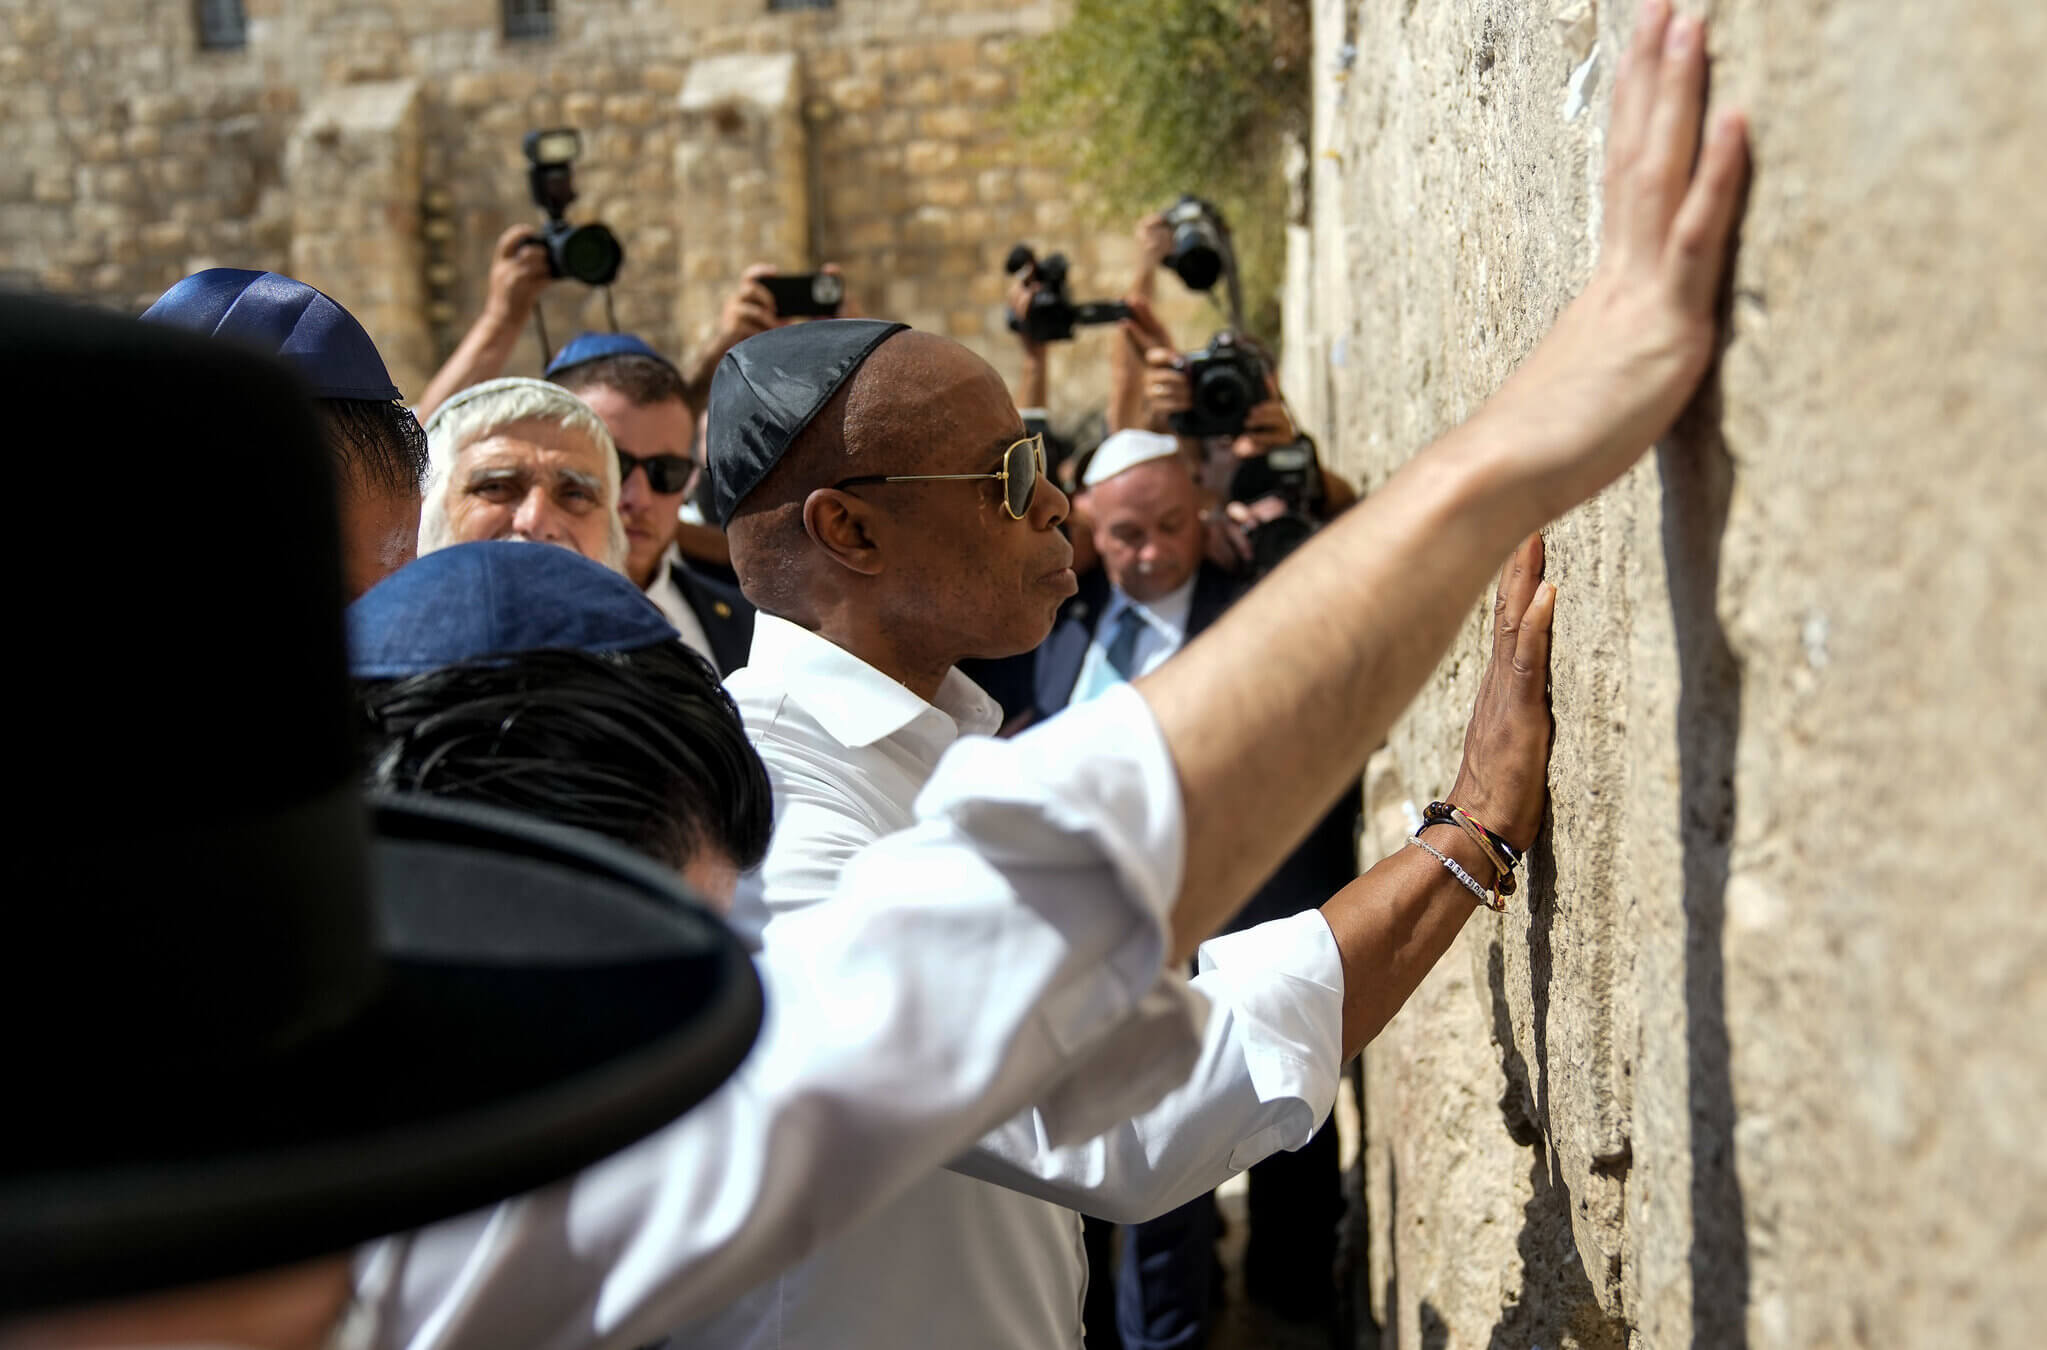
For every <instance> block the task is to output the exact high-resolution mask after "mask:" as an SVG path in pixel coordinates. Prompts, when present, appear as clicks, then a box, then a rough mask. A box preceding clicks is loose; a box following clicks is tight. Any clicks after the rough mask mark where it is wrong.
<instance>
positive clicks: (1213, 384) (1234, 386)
mask: <svg viewBox="0 0 2047 1350" xmlns="http://www.w3.org/2000/svg"><path fill="white" fill-rule="evenodd" d="M1192 393H1193V398H1194V406H1195V407H1197V408H1199V409H1200V410H1201V411H1202V413H1203V414H1204V415H1205V416H1207V417H1208V418H1210V419H1211V420H1214V421H1218V422H1232V423H1235V424H1237V425H1239V426H1241V425H1242V424H1243V418H1244V414H1246V413H1248V412H1250V411H1251V409H1252V408H1253V407H1254V406H1255V405H1256V404H1257V402H1258V393H1259V391H1258V390H1257V389H1255V388H1253V387H1252V385H1251V382H1250V381H1249V380H1247V379H1245V378H1244V372H1243V371H1241V370H1238V369H1237V368H1236V367H1234V366H1229V365H1213V366H1209V367H1207V368H1206V369H1204V370H1202V372H1201V374H1200V376H1199V378H1198V379H1197V380H1196V381H1195V385H1194V389H1193V391H1192Z"/></svg>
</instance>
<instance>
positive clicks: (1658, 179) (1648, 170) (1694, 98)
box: [1637, 14, 1706, 244]
mask: <svg viewBox="0 0 2047 1350" xmlns="http://www.w3.org/2000/svg"><path fill="white" fill-rule="evenodd" d="M1705 97H1706V30H1705V26H1704V25H1703V24H1701V23H1700V22H1699V21H1698V20H1697V19H1694V18H1692V17H1691V16H1689V15H1682V14H1681V15H1679V16H1678V17H1676V18H1674V19H1672V20H1671V21H1670V25H1669V27H1668V28H1667V29H1666V30H1665V32H1664V42H1663V69H1662V71H1661V72H1660V73H1659V78H1658V80H1657V89H1656V105H1655V108H1654V109H1653V110H1652V111H1651V113H1650V115H1649V132H1648V139H1647V141H1646V142H1645V143H1644V144H1643V147H1642V169H1643V172H1642V174H1641V175H1640V176H1639V178H1638V180H1637V181H1638V182H1639V183H1640V184H1641V190H1642V191H1643V192H1644V193H1646V194H1647V196H1646V198H1645V200H1644V203H1643V204H1644V205H1646V206H1649V207H1650V208H1651V210H1650V212H1649V219H1648V221H1646V222H1644V223H1646V224H1649V225H1650V226H1651V228H1653V229H1654V230H1655V231H1656V239H1657V242H1658V243H1659V244H1660V243H1661V242H1662V240H1663V239H1664V238H1665V237H1666V235H1665V232H1666V231H1667V230H1668V228H1669V225H1670V221H1671V219H1672V217H1674V216H1675V215H1676V214H1677V208H1678V203H1680V202H1682V201H1683V200H1684V196H1685V188H1686V187H1687V186H1688V185H1689V184H1690V183H1691V179H1692V164H1693V162H1694V161H1695V160H1696V159H1697V158H1698V153H1699V117H1700V115H1701V112H1702V105H1703V103H1704V101H1705Z"/></svg>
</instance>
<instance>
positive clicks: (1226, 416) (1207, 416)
mask: <svg viewBox="0 0 2047 1350" xmlns="http://www.w3.org/2000/svg"><path fill="white" fill-rule="evenodd" d="M1131 309H1132V314H1131V317H1130V319H1128V320H1127V321H1126V322H1125V323H1124V325H1123V331H1124V335H1125V337H1126V338H1127V339H1128V341H1127V342H1126V344H1125V347H1124V356H1125V359H1126V360H1129V359H1131V358H1136V359H1140V360H1141V361H1142V365H1141V367H1138V369H1139V370H1140V371H1141V376H1140V380H1139V383H1138V392H1139V393H1140V394H1141V396H1142V405H1141V407H1142V411H1141V414H1140V415H1139V417H1138V420H1137V422H1136V425H1140V426H1146V427H1150V428H1152V429H1153V430H1157V431H1170V432H1172V433H1173V434H1175V435H1177V436H1179V437H1180V438H1181V445H1182V448H1183V449H1185V450H1186V451H1187V453H1188V454H1189V455H1190V456H1191V457H1192V458H1193V460H1194V462H1195V463H1196V464H1197V465H1198V466H1199V470H1200V476H1201V481H1202V484H1203V486H1204V487H1206V488H1208V489H1209V490H1210V491H1211V492H1213V493H1214V494H1215V495H1216V497H1217V498H1218V499H1219V500H1220V501H1221V502H1222V503H1223V509H1222V510H1221V511H1220V512H1218V513H1217V514H1216V515H1215V516H1213V517H1212V518H1211V520H1210V530H1209V542H1210V556H1211V557H1212V558H1214V559H1215V560H1216V561H1217V562H1218V563H1220V564H1221V565H1222V566H1224V567H1227V568H1229V569H1230V570H1231V571H1233V572H1238V573H1242V574H1244V575H1248V576H1251V577H1253V578H1256V577H1260V576H1263V575H1265V573H1267V572H1269V571H1271V570H1272V568H1273V566H1274V565H1276V564H1277V563H1278V562H1279V560H1280V559H1282V558H1284V557H1285V556H1286V555H1287V554H1288V553H1290V552H1291V551H1292V550H1293V548H1294V547H1295V546H1296V545H1298V544H1299V543H1300V542H1301V540H1303V539H1305V538H1307V536H1308V535H1309V534H1312V533H1313V532H1314V530H1315V529H1316V528H1317V527H1319V526H1321V525H1322V524H1325V523H1327V522H1328V521H1331V520H1334V519H1335V518H1336V517H1337V516H1338V515H1340V514H1341V513H1342V512H1343V510H1344V509H1345V508H1346V507H1348V506H1350V505H1351V504H1352V503H1353V502H1355V501H1356V500H1357V493H1356V491H1355V490H1354V489H1353V488H1352V487H1351V485H1350V484H1349V483H1348V482H1346V481H1345V480H1344V479H1343V478H1342V477H1341V476H1340V475H1338V474H1335V473H1332V472H1330V471H1329V470H1328V469H1327V468H1326V467H1325V466H1324V465H1323V464H1322V462H1321V457H1320V455H1319V454H1318V453H1317V451H1316V449H1315V442H1314V440H1313V439H1312V438H1310V437H1309V436H1307V435H1305V434H1304V433H1302V431H1301V430H1300V428H1299V427H1298V426H1296V425H1295V423H1294V419H1293V414H1292V412H1291V411H1290V410H1289V409H1288V408H1287V405H1286V398H1285V396H1284V395H1283V394H1282V393H1281V392H1280V388H1279V378H1278V376H1277V374H1276V373H1275V372H1274V363H1273V361H1272V358H1271V355H1270V354H1269V353H1268V352H1267V351H1266V350H1265V348H1264V347H1263V346H1262V345H1261V344H1259V343H1258V342H1257V341H1256V340H1255V339H1252V338H1248V337H1245V336H1243V335H1241V334H1237V333H1233V332H1231V331H1229V330H1227V329H1226V330H1224V331H1223V332H1221V333H1218V334H1217V335H1216V336H1215V338H1214V339H1213V340H1212V341H1211V342H1210V343H1209V345H1208V346H1207V347H1206V348H1204V349H1203V350H1201V351H1198V352H1193V353H1190V354H1188V355H1185V356H1183V355H1181V354H1180V353H1179V352H1178V351H1177V350H1176V349H1175V347H1174V343H1173V339H1172V335H1171V334H1170V333H1169V332H1167V330H1166V327H1165V325H1164V324H1162V323H1161V322H1159V319H1158V317H1157V315H1155V314H1154V313H1153V312H1152V310H1151V306H1150V305H1148V304H1146V303H1145V302H1143V301H1142V300H1134V301H1133V302H1132V304H1131Z"/></svg>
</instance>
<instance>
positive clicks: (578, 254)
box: [555, 225, 625, 286]
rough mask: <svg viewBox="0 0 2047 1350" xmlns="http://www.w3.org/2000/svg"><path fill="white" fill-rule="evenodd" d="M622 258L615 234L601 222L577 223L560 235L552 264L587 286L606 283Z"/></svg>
mask: <svg viewBox="0 0 2047 1350" xmlns="http://www.w3.org/2000/svg"><path fill="white" fill-rule="evenodd" d="M624 261H625V250H624V249H622V248H620V247H619V243H618V236H616V235H614V234H613V233H612V232H611V231H610V230H607V229H605V228H604V227H603V226H602V225H578V226H577V227H576V228H574V229H572V230H570V231H568V233H566V234H564V235H563V236H562V237H561V241H560V243H559V244H558V245H557V248H556V252H555V265H556V266H557V267H558V268H559V269H560V270H561V272H562V274H563V275H564V276H571V277H574V278H575V279H576V280H578V281H580V282H582V283H583V284H584V285H586V286H602V285H605V284H606V283H608V282H609V281H610V280H611V279H612V278H613V277H615V276H617V275H618V269H619V265H620V264H621V263H623V262H624Z"/></svg>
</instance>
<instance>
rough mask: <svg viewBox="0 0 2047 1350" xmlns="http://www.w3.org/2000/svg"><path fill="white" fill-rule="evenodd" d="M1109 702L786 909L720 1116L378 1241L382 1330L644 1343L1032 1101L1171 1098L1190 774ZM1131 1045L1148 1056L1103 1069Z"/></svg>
mask: <svg viewBox="0 0 2047 1350" xmlns="http://www.w3.org/2000/svg"><path fill="white" fill-rule="evenodd" d="M1092 712H1093V715H1092V716H1091V717H1089V718H1086V719H1078V720H1077V719H1062V722H1061V724H1060V725H1058V726H1050V725H1048V726H1046V727H1044V728H1042V729H1037V730H1033V731H1032V732H1031V733H1029V734H1028V735H1026V736H1024V737H1021V738H1019V739H1017V740H1016V741H1013V742H997V741H979V742H975V743H974V744H971V745H968V746H963V747H961V748H960V749H959V750H958V751H957V752H955V753H954V754H953V755H952V756H951V757H950V758H949V759H948V761H947V762H946V764H945V765H943V766H942V767H941V768H940V769H939V772H938V773H937V774H936V776H935V777H934V778H933V779H932V781H931V783H930V785H929V786H928V787H926V788H925V790H924V792H923V793H922V795H921V797H920V799H919V800H918V803H917V809H916V812H915V816H916V821H915V823H914V824H913V826H912V827H911V828H910V829H908V830H906V831H903V832H900V833H897V834H894V835H892V836H891V837H889V838H887V839H885V840H882V841H880V842H878V843H876V844H875V845H874V846H873V847H871V848H867V849H865V850H862V851H861V853H860V856H858V857H857V858H855V859H852V860H851V862H850V864H849V865H846V866H844V867H842V868H840V869H839V871H838V873H837V876H836V881H835V885H834V886H833V888H832V889H833V895H832V898H831V899H830V900H829V901H827V902H826V903H823V904H818V905H813V906H810V907H808V908H807V909H805V910H804V912H803V913H801V914H792V915H790V916H789V917H788V918H787V919H786V920H785V921H784V922H783V923H782V924H781V926H780V927H779V928H778V931H777V934H776V941H775V945H774V948H773V950H772V951H768V952H765V953H764V954H762V955H761V956H760V957H759V958H758V969H759V971H760V975H761V979H762V982H763V984H764V986H765V987H766V992H767V1007H768V1013H767V1020H766V1023H765V1024H764V1026H763V1028H762V1032H761V1036H760V1039H759V1041H758V1042H757V1043H756V1045H755V1046H754V1049H753V1052H752V1054H751V1055H750V1056H749V1057H748V1058H747V1060H746V1062H745V1063H744V1064H743V1065H742V1066H741V1067H740V1069H739V1071H738V1073H737V1074H736V1075H735V1076H734V1077H733V1078H732V1079H731V1081H729V1082H727V1083H726V1084H725V1085H724V1086H723V1087H722V1088H720V1089H719V1090H718V1091H717V1092H716V1093H714V1094H713V1095H712V1096H711V1097H710V1098H709V1099H708V1100H706V1101H705V1102H704V1103H703V1104H702V1105H700V1106H698V1107H697V1108H696V1109H695V1110H693V1111H691V1112H689V1113H688V1114H687V1115H685V1116H683V1117H682V1118H681V1119H679V1120H678V1121H676V1122H675V1123H674V1124H672V1125H670V1126H668V1127H667V1128H666V1129H664V1130H661V1131H660V1132H658V1133H656V1134H654V1135H653V1136H651V1137H649V1138H647V1139H645V1140H642V1141H641V1142H640V1143H638V1144H635V1145H633V1146H632V1147H630V1148H628V1149H626V1150H624V1151H623V1152H620V1153H618V1154H616V1155H615V1156H613V1157H612V1158H610V1159H608V1160H606V1161H605V1162H602V1163H599V1164H597V1165H595V1166H593V1167H590V1168H588V1169H586V1170H584V1171H583V1172H581V1173H579V1174H577V1175H576V1176H574V1177H571V1178H569V1179H568V1180H566V1181H563V1182H560V1183H558V1184H556V1185H554V1186H551V1187H548V1188H546V1189H544V1190H541V1191H538V1192H535V1193H533V1194H530V1195H526V1196H522V1197H520V1198H517V1199H514V1200H509V1201H506V1202H505V1203H503V1204H500V1205H497V1206H495V1207H494V1208H491V1209H488V1210H483V1211H479V1212H478V1213H475V1214H472V1215H468V1216H465V1217H463V1218H459V1219H454V1220H450V1221H448V1222H445V1223H441V1224H437V1225H435V1226H433V1227H431V1228H427V1229H423V1230H421V1231H419V1232H417V1233H413V1234H409V1235H406V1236H403V1237H398V1238H390V1239H386V1240H384V1241H383V1242H380V1243H377V1244H374V1245H372V1246H371V1247H369V1248H365V1249H364V1251H363V1253H362V1254H361V1255H360V1257H359V1259H358V1263H357V1272H358V1282H359V1296H361V1297H363V1298H364V1299H365V1301H366V1302H367V1303H369V1305H370V1312H371V1314H372V1316H373V1318H374V1320H375V1322H376V1323H377V1329H378V1331H377V1338H376V1341H375V1344H377V1345H379V1346H393V1347H397V1346H402V1347H407V1348H408V1350H471V1348H472V1347H473V1348H474V1350H485V1348H486V1347H488V1350H504V1348H505V1347H508V1346H516V1347H519V1350H590V1348H591V1347H598V1348H599V1350H610V1348H611V1347H631V1346H636V1345H644V1344H646V1343H648V1342H650V1341H652V1340H654V1339H656V1338H658V1337H659V1336H661V1335H662V1334H663V1333H664V1332H666V1331H668V1330H669V1329H670V1328H673V1327H675V1326H676V1325H678V1324H679V1323H681V1322H683V1321H684V1320H685V1319H688V1318H691V1317H696V1316H701V1315H703V1314H705V1313H707V1312H710V1311H711V1310H713V1309H716V1308H718V1307H721V1306H723V1305H724V1304H726V1303H728V1302H729V1301H730V1300H731V1298H732V1297H733V1296H735V1295H737V1294H739V1293H740V1292H742V1291H743V1290H745V1289H747V1288H749V1287H752V1286H756V1285H758V1284H759V1283H760V1282H761V1281H762V1280H764V1279H766V1278H768V1277H770V1276H772V1275H773V1274H775V1272H776V1271H778V1270H780V1269H782V1268H784V1267H786V1266H787V1265H789V1264H790V1263H792V1262H794V1261H796V1260H797V1259H799V1258H800V1257H801V1256H802V1255H803V1254H804V1253H805V1252H806V1251H808V1250H810V1249H812V1248H814V1247H815V1246H817V1244H818V1243H819V1242H821V1241H822V1240H824V1239H825V1238H826V1237H828V1236H830V1235H831V1234H832V1233H834V1232H836V1231H838V1230H840V1229H842V1228H845V1227H846V1226H848V1225H850V1224H852V1223H854V1222H855V1221H857V1220H859V1219H861V1218H862V1217H864V1216H866V1215H868V1214H871V1213H872V1212H874V1211H875V1210H876V1209H878V1208H879V1207H881V1206H882V1205H884V1204H885V1203H887V1202H888V1201H889V1200H890V1199H892V1198H893V1197H894V1196H896V1195H899V1194H901V1193H902V1192H903V1191H904V1190H905V1189H906V1188H907V1187H909V1186H910V1185H911V1184H912V1183H914V1182H915V1181H916V1180H917V1179H918V1178H920V1177H924V1176H928V1175H930V1174H931V1173H932V1172H933V1171H934V1170H935V1169H937V1168H938V1167H940V1166H941V1165H942V1164H943V1163H944V1162H945V1160H946V1159H947V1158H949V1157H952V1156H954V1155H956V1154H957V1153H958V1152H959V1151H960V1150H961V1149H962V1148H965V1147H966V1146H968V1145H969V1144H971V1143H972V1141H973V1140H974V1139H975V1138H976V1137H977V1136H979V1135H980V1134H981V1133H983V1132H984V1131H986V1130H988V1129H989V1128H991V1127H992V1126H994V1125H995V1124H996V1123H998V1122H999V1121H1001V1120H1002V1119H1004V1118H1006V1117H1007V1116H1009V1115H1011V1114H1013V1113H1014V1112H1016V1111H1017V1110H1019V1109H1021V1108H1022V1107H1024V1106H1026V1105H1027V1104H1029V1103H1031V1102H1036V1103H1037V1104H1038V1114H1039V1116H1040V1117H1041V1118H1042V1119H1045V1120H1046V1121H1048V1122H1050V1123H1049V1126H1048V1128H1049V1129H1050V1131H1051V1132H1052V1133H1053V1135H1054V1137H1064V1138H1067V1139H1087V1138H1089V1137H1091V1136H1093V1135H1095V1134H1097V1133H1099V1132H1100V1131H1102V1130H1103V1129H1105V1128H1107V1127H1108V1126H1110V1125H1111V1124H1113V1123H1114V1122H1115V1121H1116V1120H1117V1119H1119V1118H1121V1117H1122V1116H1124V1115H1127V1114H1129V1113H1130V1112H1131V1111H1134V1110H1138V1109H1142V1108H1143V1107H1145V1106H1148V1105H1150V1104H1152V1103H1154V1102H1156V1101H1158V1100H1159V1098H1160V1097H1161V1096H1162V1095H1163V1094H1164V1093H1165V1092H1166V1091H1167V1090H1169V1089H1170V1088H1171V1086H1172V1084H1173V1083H1175V1082H1177V1081H1179V1080H1180V1079H1182V1078H1184V1077H1185V1076H1186V1074H1187V1073H1188V1071H1189V1070H1190V1069H1191V1068H1192V1066H1193V1064H1194V1062H1195V1058H1196V1056H1197V1054H1198V1051H1199V1035H1198V1023H1197V1022H1196V1021H1194V1020H1193V1019H1192V1018H1191V1017H1190V1016H1189V1015H1188V1014H1189V1013H1190V1012H1191V1011H1192V1010H1194V1009H1196V1008H1198V1006H1199V1003H1198V1000H1193V999H1191V998H1183V999H1181V1000H1180V1001H1179V1003H1178V1004H1177V1005H1176V1006H1177V1008H1178V1010H1179V1012H1180V1016H1179V1017H1178V1019H1177V1021H1175V1020H1174V1019H1173V1018H1171V1017H1167V1016H1162V1015H1160V1014H1159V1010H1158V1006H1157V1005H1158V1002H1159V1000H1158V998H1157V990H1158V988H1159V984H1160V980H1161V975H1160V966H1161V962H1162V961H1163V959H1164V953H1165V951H1166V947H1167V916H1168V915H1169V914H1170V911H1171V908H1172V904H1173V900H1174V897H1175V896H1176V895H1177V894H1178V892H1179V888H1180V869H1181V867H1182V865H1183V859H1184V836H1183V828H1184V827H1183V823H1182V813H1181V807H1180V797H1179V786H1178V780H1177V777H1176V772H1175V770H1174V767H1173V762H1172V759H1171V756H1170V755H1169V754H1168V753H1167V750H1166V747H1165V743H1164V740H1163V738H1162V737H1161V736H1160V735H1159V731H1158V726H1157V723H1156V722H1155V721H1153V720H1152V717H1151V714H1150V710H1149V709H1148V708H1147V707H1146V705H1145V703H1144V701H1143V700H1142V699H1141V698H1139V697H1138V696H1137V695H1136V694H1135V693H1134V692H1129V693H1126V694H1125V695H1124V696H1123V697H1121V698H1117V697H1113V696H1112V697H1109V698H1105V699H1103V700H1101V702H1100V704H1099V705H1098V708H1097V709H1096V710H1092ZM1166 978H1167V979H1168V980H1170V979H1171V977H1166ZM1147 1009H1148V1011H1147ZM1133 1026H1136V1027H1141V1028H1142V1029H1143V1031H1142V1036H1141V1037H1138V1036H1137V1035H1136V1034H1135V1033H1133V1032H1132V1030H1131V1028H1132V1027H1133ZM1139 1039H1142V1040H1145V1041H1147V1042H1148V1045H1145V1046H1140V1045H1138V1044H1136V1041H1137V1040H1139ZM1105 1051H1114V1052H1115V1053H1117V1054H1119V1055H1142V1056H1143V1058H1142V1059H1141V1060H1135V1061H1133V1062H1131V1063H1125V1064H1112V1065H1110V1066H1108V1069H1107V1070H1103V1069H1100V1068H1098V1066H1097V1059H1098V1057H1099V1056H1100V1055H1102V1054H1103V1053H1104V1052H1105ZM1098 1072H1103V1073H1106V1076H1108V1077H1110V1079H1111V1080H1112V1083H1113V1084H1114V1085H1117V1086H1120V1087H1121V1088H1122V1090H1121V1091H1120V1092H1116V1093H1110V1094H1107V1095H1104V1093H1103V1092H1102V1091H1101V1085H1100V1084H1099V1083H1096V1082H1094V1081H1093V1079H1094V1077H1095V1075H1096V1074H1097V1073H1098ZM1075 1077H1080V1078H1083V1079H1084V1080H1086V1088H1085V1090H1083V1091H1074V1092H1069V1091H1067V1090H1066V1089H1065V1087H1064V1084H1065V1082H1066V1081H1067V1080H1069V1079H1073V1078H1075ZM372 1290H375V1291H379V1292H375V1293H374V1295H372V1292H371V1291H372Z"/></svg>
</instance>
